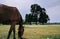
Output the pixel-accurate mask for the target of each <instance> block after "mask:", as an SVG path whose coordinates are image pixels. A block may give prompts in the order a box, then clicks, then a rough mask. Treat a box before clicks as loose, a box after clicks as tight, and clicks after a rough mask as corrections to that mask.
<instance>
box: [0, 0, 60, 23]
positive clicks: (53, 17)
mask: <svg viewBox="0 0 60 39" xmlns="http://www.w3.org/2000/svg"><path fill="white" fill-rule="evenodd" d="M0 4H5V5H8V6H13V7H17V8H18V10H19V12H20V13H21V15H22V17H23V19H25V15H26V14H29V13H31V12H30V6H31V5H32V4H38V5H40V6H41V7H42V8H45V9H46V13H47V14H48V15H49V17H50V21H49V22H52V23H53V22H60V0H0Z"/></svg>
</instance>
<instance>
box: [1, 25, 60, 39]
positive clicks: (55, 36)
mask: <svg viewBox="0 0 60 39" xmlns="http://www.w3.org/2000/svg"><path fill="white" fill-rule="evenodd" d="M24 27H25V28H24V29H25V30H24V35H23V37H24V38H26V39H60V25H24ZM9 28H10V25H0V39H6V37H7V34H8V31H9ZM17 30H18V25H16V38H17V37H18V36H17ZM12 37H13V35H11V37H10V39H12ZM17 39H18V38H17Z"/></svg>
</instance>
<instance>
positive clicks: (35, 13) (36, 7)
mask: <svg viewBox="0 0 60 39" xmlns="http://www.w3.org/2000/svg"><path fill="white" fill-rule="evenodd" d="M41 11H42V9H41V7H40V6H39V5H38V4H33V5H31V12H32V14H33V16H34V21H35V22H36V24H37V21H38V14H39V13H38V12H41Z"/></svg>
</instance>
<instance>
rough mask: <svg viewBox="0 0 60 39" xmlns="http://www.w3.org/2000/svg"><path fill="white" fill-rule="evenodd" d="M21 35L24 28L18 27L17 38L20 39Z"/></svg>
mask: <svg viewBox="0 0 60 39" xmlns="http://www.w3.org/2000/svg"><path fill="white" fill-rule="evenodd" d="M23 33H24V26H19V28H18V38H19V39H22V36H23Z"/></svg>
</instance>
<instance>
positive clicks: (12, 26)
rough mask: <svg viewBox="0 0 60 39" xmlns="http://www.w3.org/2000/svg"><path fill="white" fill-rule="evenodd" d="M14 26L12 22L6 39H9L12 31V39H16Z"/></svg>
mask: <svg viewBox="0 0 60 39" xmlns="http://www.w3.org/2000/svg"><path fill="white" fill-rule="evenodd" d="M15 24H16V23H15V22H12V23H11V27H10V30H9V33H8V37H7V39H9V37H10V35H11V33H12V31H13V39H16V38H15Z"/></svg>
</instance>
